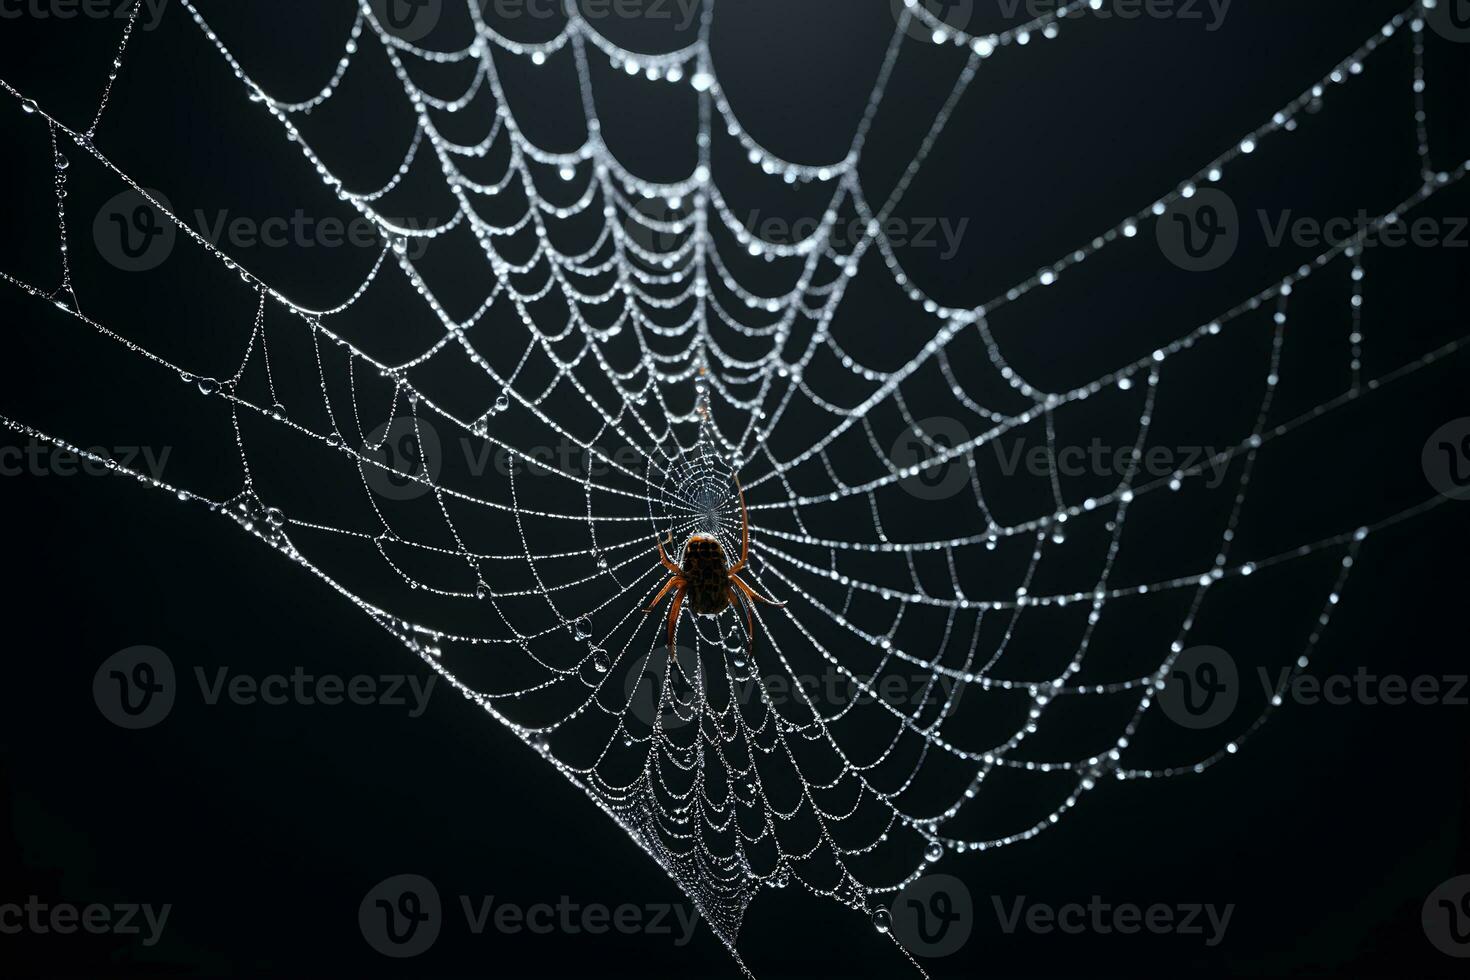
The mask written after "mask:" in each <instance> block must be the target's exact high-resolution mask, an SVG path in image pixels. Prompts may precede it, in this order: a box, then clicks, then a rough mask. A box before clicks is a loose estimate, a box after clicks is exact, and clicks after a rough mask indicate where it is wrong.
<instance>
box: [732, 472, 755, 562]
mask: <svg viewBox="0 0 1470 980" xmlns="http://www.w3.org/2000/svg"><path fill="white" fill-rule="evenodd" d="M735 492H736V493H737V494H738V495H739V496H740V560H739V561H737V562H736V563H735V564H734V565H732V566H730V574H731V575H734V574H735V573H736V572H738V571H740V570H741V569H742V568H744V567H745V563H746V562H747V561H749V560H750V512H749V511H747V510H746V509H745V490H744V488H743V487H741V486H740V474H739V473H736V474H735Z"/></svg>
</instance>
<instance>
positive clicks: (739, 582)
mask: <svg viewBox="0 0 1470 980" xmlns="http://www.w3.org/2000/svg"><path fill="white" fill-rule="evenodd" d="M730 581H731V582H732V583H733V584H734V585H735V586H737V587H738V588H739V589H740V591H741V592H744V593H745V594H746V595H747V596H749V597H750V598H751V599H753V600H755V601H756V602H764V603H765V604H766V605H768V606H775V607H776V608H777V609H780V608H782V607H783V606H785V605H786V603H784V602H777V601H776V600H775V599H767V598H766V597H765V596H763V595H761V594H760V593H759V592H757V591H756V590H755V589H752V588H751V587H750V586H748V585H746V584H745V581H744V580H743V579H742V578H741V577H740V576H739V575H735V574H731V576H730Z"/></svg>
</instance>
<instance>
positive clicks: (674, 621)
mask: <svg viewBox="0 0 1470 980" xmlns="http://www.w3.org/2000/svg"><path fill="white" fill-rule="evenodd" d="M685 586H686V583H685V582H684V580H683V579H680V580H679V591H677V592H675V593H674V601H673V602H671V603H670V604H669V656H671V657H673V658H674V659H676V660H677V659H678V654H676V653H675V652H674V630H675V629H676V628H677V627H678V625H679V609H680V607H682V606H683V605H684V596H685V595H686V594H687V592H686V591H685Z"/></svg>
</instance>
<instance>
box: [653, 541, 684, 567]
mask: <svg viewBox="0 0 1470 980" xmlns="http://www.w3.org/2000/svg"><path fill="white" fill-rule="evenodd" d="M653 543H654V544H656V545H658V560H659V561H660V562H662V563H663V566H664V567H665V568H667V569H668V570H669V571H671V572H673V573H674V574H675V575H683V574H684V570H683V569H682V568H680V567H679V566H678V565H676V564H674V563H673V562H672V561H670V560H669V556H668V554H667V553H666V552H665V551H664V543H663V541H661V540H659V537H658V535H656V534H655V535H654V536H653ZM673 543H674V533H673V532H672V531H670V532H669V544H673Z"/></svg>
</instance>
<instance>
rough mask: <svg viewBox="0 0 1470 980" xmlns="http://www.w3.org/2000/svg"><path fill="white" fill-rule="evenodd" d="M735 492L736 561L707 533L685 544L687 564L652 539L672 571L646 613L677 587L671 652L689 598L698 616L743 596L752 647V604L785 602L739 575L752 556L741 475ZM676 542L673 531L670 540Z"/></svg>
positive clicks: (672, 610) (671, 616)
mask: <svg viewBox="0 0 1470 980" xmlns="http://www.w3.org/2000/svg"><path fill="white" fill-rule="evenodd" d="M735 492H736V493H737V494H739V496H740V560H739V561H737V562H736V563H735V564H733V565H731V564H730V563H729V560H728V559H726V557H725V549H724V548H722V547H721V546H720V542H719V541H717V540H715V539H714V538H713V537H711V536H709V535H707V534H696V535H694V536H692V537H691V538H690V539H689V542H688V543H687V544H686V545H684V564H683V566H682V567H681V566H679V565H677V564H675V563H674V562H673V561H672V560H670V558H669V556H668V553H667V552H666V551H664V543H663V542H662V541H660V540H659V539H658V536H657V535H655V536H654V539H653V543H654V545H656V546H657V547H658V558H659V561H660V562H662V563H663V566H664V567H665V568H667V569H668V570H669V571H670V572H671V573H672V574H671V575H670V576H669V580H668V581H667V582H665V583H664V587H663V588H662V589H660V590H659V592H658V595H656V596H654V597H653V602H651V603H649V605H648V608H647V609H645V610H643V612H644V613H645V614H646V613H651V612H653V611H654V610H656V609H657V608H658V604H659V603H660V602H662V601H663V598H664V596H666V595H668V594H669V590H670V589H672V590H674V601H673V602H672V603H671V604H670V605H669V655H670V656H677V654H675V652H674V630H675V628H676V627H677V626H678V622H679V610H680V609H681V608H683V605H684V600H685V599H686V598H687V599H688V600H689V607H690V608H691V609H692V610H693V611H694V614H695V615H696V616H713V615H715V614H717V613H719V612H721V611H722V610H724V609H725V607H726V606H729V605H732V604H733V605H735V606H739V605H740V602H741V600H742V599H743V600H744V602H745V630H746V635H748V636H749V637H750V645H751V649H754V648H755V620H754V617H753V616H752V611H753V609H754V605H753V604H754V603H756V602H764V603H765V604H766V605H768V606H775V607H776V608H778V609H780V608H781V607H783V606H785V605H786V603H784V602H777V601H776V600H774V599H767V598H766V597H765V596H763V595H761V594H760V593H759V592H757V591H755V589H752V588H751V587H750V586H749V585H747V584H746V583H745V582H744V581H743V580H742V579H741V578H740V575H739V572H740V570H741V569H742V568H744V567H745V563H746V562H747V561H749V560H750V515H749V514H747V513H746V510H745V491H744V490H743V489H741V487H740V477H738V476H737V477H735ZM673 543H674V535H673V532H672V531H671V532H669V544H670V545H672V544H673ZM737 589H738V590H739V591H738V592H737V591H736V590H737Z"/></svg>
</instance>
